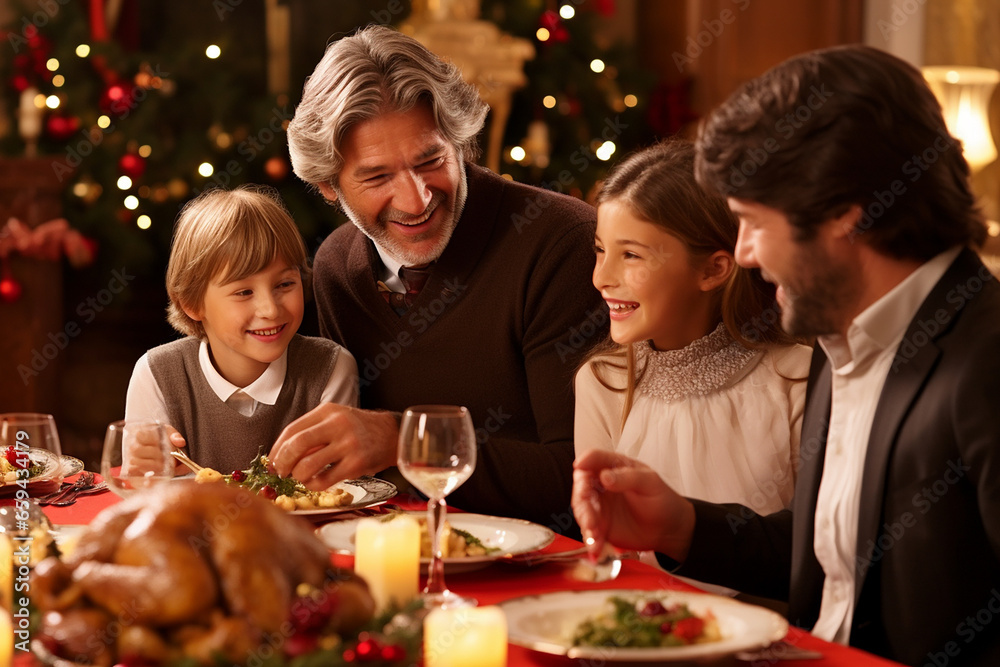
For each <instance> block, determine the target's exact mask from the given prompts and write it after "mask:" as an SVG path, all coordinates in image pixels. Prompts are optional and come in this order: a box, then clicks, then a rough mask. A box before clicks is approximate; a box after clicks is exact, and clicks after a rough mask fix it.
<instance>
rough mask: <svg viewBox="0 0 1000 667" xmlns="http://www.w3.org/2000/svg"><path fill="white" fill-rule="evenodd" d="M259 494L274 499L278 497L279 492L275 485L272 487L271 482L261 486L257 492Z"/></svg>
mask: <svg viewBox="0 0 1000 667" xmlns="http://www.w3.org/2000/svg"><path fill="white" fill-rule="evenodd" d="M257 495H258V496H263V497H264V498H267V499H268V500H274V499H275V498H277V497H278V492H277V491H275V490H274V487H272V486H271V485H270V484H265V485H264V486H262V487H260V491H258V492H257Z"/></svg>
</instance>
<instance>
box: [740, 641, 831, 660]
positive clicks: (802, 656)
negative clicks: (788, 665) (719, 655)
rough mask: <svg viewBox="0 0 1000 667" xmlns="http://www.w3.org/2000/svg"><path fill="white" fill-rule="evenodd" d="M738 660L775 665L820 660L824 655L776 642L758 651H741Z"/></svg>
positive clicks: (783, 642)
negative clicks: (789, 661)
mask: <svg viewBox="0 0 1000 667" xmlns="http://www.w3.org/2000/svg"><path fill="white" fill-rule="evenodd" d="M735 657H736V659H737V660H742V661H744V662H754V663H757V662H767V663H768V664H774V663H775V662H778V661H779V660H818V659H820V658H822V657H823V654H822V653H820V652H818V651H813V650H811V649H807V648H800V647H798V646H796V645H795V644H790V643H788V642H785V641H780V642H775V643H773V644H771V645H770V646H765V647H764V648H762V649H759V650H756V651H740V652H739V653H737V654H736V656H735Z"/></svg>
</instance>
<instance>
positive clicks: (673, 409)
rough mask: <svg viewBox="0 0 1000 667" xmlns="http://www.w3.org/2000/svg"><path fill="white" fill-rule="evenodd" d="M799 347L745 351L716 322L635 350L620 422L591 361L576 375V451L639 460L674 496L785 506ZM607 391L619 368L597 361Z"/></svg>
mask: <svg viewBox="0 0 1000 667" xmlns="http://www.w3.org/2000/svg"><path fill="white" fill-rule="evenodd" d="M811 356H812V350H811V349H810V348H808V347H806V346H803V345H794V346H788V347H774V348H770V349H768V350H765V351H754V350H748V349H746V348H744V347H743V346H741V345H740V344H739V343H737V342H736V341H734V340H733V339H732V338H731V337H730V336H729V334H728V333H727V332H726V330H725V328H724V327H723V326H722V325H719V327H718V328H717V329H716V330H715V331H714V332H712V333H711V334H709V335H707V336H704V337H703V338H700V339H698V340H696V341H694V342H693V343H691V344H690V345H688V346H687V347H685V348H684V349H681V350H671V351H666V352H660V351H656V350H654V349H653V348H652V346H651V345H650V344H649V343H648V342H647V343H643V344H641V345H637V346H636V364H637V366H639V367H640V368H641V367H642V366H643V365H645V368H646V370H645V373H644V375H643V377H642V379H641V381H640V383H639V385H638V387H637V390H636V393H635V398H634V401H633V405H632V410H631V412H630V413H629V416H628V420H627V421H626V423H625V427H624V429H621V428H620V424H621V410H622V405H623V403H624V399H625V394H624V393H623V392H614V391H611V390H609V389H607V388H606V387H604V386H603V385H602V384H601V383H600V382H599V381H598V379H597V377H596V376H595V375H594V369H593V366H594V363H595V360H591V361H590V362H588V364H587V365H585V366H584V367H583V368H581V369H580V371H579V372H578V373H577V375H576V418H575V420H576V421H575V435H574V438H575V443H576V453H577V455H579V454H580V453H581V452H583V451H586V450H588V449H591V448H594V447H600V448H604V449H610V450H613V451H617V452H620V453H622V454H625V455H627V456H631V457H633V458H636V459H639V460H640V461H643V462H644V463H646V464H648V465H649V466H650V467H652V468H653V469H654V470H656V471H657V472H658V473H659V474H660V476H661V477H663V479H664V480H665V481H666V482H667V483H668V484H670V485H671V486H672V487H673V488H674V489H675V490H677V491H678V492H679V493H681V494H683V495H686V496H689V497H692V498H698V499H701V500H707V501H709V502H717V503H724V502H735V503H741V504H743V505H747V506H748V507H750V508H751V509H753V510H754V511H756V512H758V513H761V514H767V513H770V512H773V511H776V510H779V509H782V508H785V507H788V506H789V505H790V504H791V499H792V491H793V489H794V485H795V466H796V463H797V457H798V448H799V434H800V430H801V422H802V411H803V407H804V403H805V389H806V383H805V378H806V376H807V375H808V372H809V361H810V358H811ZM600 372H602V377H604V378H605V380H606V381H607V382H608V383H609V384H610V385H611V386H613V387H624V386H625V371H624V370H623V369H622V370H619V369H614V368H609V367H608V366H606V365H605V366H602V367H601V368H600Z"/></svg>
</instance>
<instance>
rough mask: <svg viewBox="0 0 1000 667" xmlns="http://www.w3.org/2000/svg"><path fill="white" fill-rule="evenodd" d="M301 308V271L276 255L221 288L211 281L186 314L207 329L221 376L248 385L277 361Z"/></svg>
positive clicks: (300, 313)
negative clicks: (198, 303)
mask: <svg viewBox="0 0 1000 667" xmlns="http://www.w3.org/2000/svg"><path fill="white" fill-rule="evenodd" d="M220 275H225V270H223V271H222V272H220ZM304 310H305V297H304V296H303V290H302V277H301V275H300V272H299V267H297V266H293V265H291V264H289V263H288V262H287V261H286V260H284V259H282V258H280V257H278V258H276V259H275V260H274V261H272V262H271V264H270V265H268V266H267V268H265V269H264V270H262V271H259V272H257V273H254V274H252V275H250V276H247V277H246V278H242V279H240V280H234V281H232V282H229V283H224V284H223V283H219V282H216V281H215V280H213V281H212V282H211V283H210V284H209V286H208V288H207V289H206V290H205V296H204V298H203V300H202V305H201V307H200V308H199V309H187V308H186V309H185V312H187V314H188V315H189V316H190V317H191V318H192V319H195V320H198V321H200V322H201V323H202V326H204V327H205V335H206V336H207V337H208V344H209V349H210V350H211V353H212V362H213V363H214V364H215V368H216V370H218V371H219V374H220V375H222V377H224V378H226V379H227V380H228V381H229V382H232V383H233V384H234V385H236V386H238V387H246V386H247V385H249V384H251V383H252V382H253V381H254V380H256V379H257V378H259V377H260V376H261V374H262V373H263V372H264V371H265V370H266V369H267V366H268V364H270V363H272V362H273V361H275V360H277V359H278V358H280V357H281V355H282V353H284V351H285V349H286V348H287V347H288V344H289V343H290V342H291V340H292V336H294V335H295V332H296V331H298V329H299V325H301V324H302V315H303V311H304Z"/></svg>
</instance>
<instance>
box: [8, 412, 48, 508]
mask: <svg viewBox="0 0 1000 667" xmlns="http://www.w3.org/2000/svg"><path fill="white" fill-rule="evenodd" d="M0 456H3V457H6V458H7V461H8V462H9V463H10V464H11V465H12V466H14V468H15V469H16V470H15V471H14V472H12V473H8V476H10V477H11V479H9V480H8V479H6V476H5V478H4V480H3V486H4V487H5V488H6V489H7V490H9V489H14V488H18V485H17V483H16V482H17V480H18V479H22V480H23V481H26V482H27V483H26V484H25V488H26V489H27V490H28V493H29V495H31V496H42V495H45V494H46V493H50V492H52V491H55V490H56V489H58V488H59V484H60V483H62V480H63V461H62V448H61V447H60V445H59V432H58V431H57V430H56V420H55V418H53V416H52V415H48V414H42V413H36V412H7V413H4V414H0Z"/></svg>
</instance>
